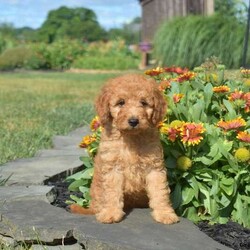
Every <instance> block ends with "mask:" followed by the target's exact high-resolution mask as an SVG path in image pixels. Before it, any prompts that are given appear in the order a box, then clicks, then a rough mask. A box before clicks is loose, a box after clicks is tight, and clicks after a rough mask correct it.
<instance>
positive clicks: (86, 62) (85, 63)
mask: <svg viewBox="0 0 250 250" xmlns="http://www.w3.org/2000/svg"><path fill="white" fill-rule="evenodd" d="M138 65H139V54H138V53H136V52H132V51H130V50H129V48H128V47H127V45H126V44H125V42H124V41H123V40H115V41H108V42H93V43H90V44H89V45H88V46H87V47H86V53H85V54H84V56H82V57H79V58H78V59H76V60H75V62H74V63H73V65H72V67H73V68H80V69H109V70H111V69H115V70H125V69H136V68H138Z"/></svg>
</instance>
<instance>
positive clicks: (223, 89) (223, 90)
mask: <svg viewBox="0 0 250 250" xmlns="http://www.w3.org/2000/svg"><path fill="white" fill-rule="evenodd" d="M213 91H214V93H226V92H229V91H230V88H229V87H228V86H226V85H221V86H218V87H213Z"/></svg>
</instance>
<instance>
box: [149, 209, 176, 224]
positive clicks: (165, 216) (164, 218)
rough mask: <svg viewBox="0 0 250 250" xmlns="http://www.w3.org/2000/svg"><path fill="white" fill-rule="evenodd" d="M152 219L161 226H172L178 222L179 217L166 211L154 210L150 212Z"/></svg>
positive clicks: (172, 212)
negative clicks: (161, 224)
mask: <svg viewBox="0 0 250 250" xmlns="http://www.w3.org/2000/svg"><path fill="white" fill-rule="evenodd" d="M152 216H153V218H154V219H155V220H156V221H157V222H160V223H163V224H174V223H177V222H179V217H178V216H177V215H176V214H175V212H174V211H170V212H169V211H166V210H154V211H153V212H152Z"/></svg>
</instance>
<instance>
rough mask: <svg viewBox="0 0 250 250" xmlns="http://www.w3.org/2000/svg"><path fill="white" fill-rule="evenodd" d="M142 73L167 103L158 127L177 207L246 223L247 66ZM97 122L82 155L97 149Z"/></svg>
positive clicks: (214, 219)
mask: <svg viewBox="0 0 250 250" xmlns="http://www.w3.org/2000/svg"><path fill="white" fill-rule="evenodd" d="M145 74H146V75H148V76H149V77H153V78H154V79H155V80H156V81H157V82H158V83H159V89H160V90H161V91H162V93H163V95H164V96H165V98H166V100H167V103H168V109H167V112H166V118H165V119H164V121H162V122H161V123H160V124H159V131H160V135H161V141H162V145H163V149H164V156H165V162H166V167H167V169H168V175H169V177H168V180H169V184H170V187H171V190H172V193H171V198H172V202H173V206H174V208H175V209H176V212H177V213H178V214H179V215H180V216H183V217H186V218H188V219H190V220H192V221H194V222H198V221H199V220H209V221H210V222H211V223H225V222H227V221H228V220H232V221H236V222H238V223H240V224H242V225H244V226H245V227H250V175H249V170H250V118H249V112H250V92H249V84H247V82H246V81H245V80H246V79H247V77H248V76H250V70H246V69H242V70H241V74H242V78H239V79H238V80H228V79H225V78H224V66H223V65H220V64H218V63H216V62H214V61H213V60H210V61H207V62H205V63H204V64H203V65H201V67H198V68H195V69H194V70H193V71H189V70H188V69H186V68H185V69H182V68H180V67H168V68H160V67H157V68H155V69H152V70H147V71H146V72H145ZM246 75H247V77H246ZM243 77H244V78H243ZM94 124H95V125H94ZM98 124H99V123H98V120H97V118H95V119H94V120H93V122H92V125H91V126H92V129H94V132H93V134H92V135H91V136H90V137H85V138H84V139H83V144H82V146H84V147H86V148H87V150H88V152H89V155H90V158H86V159H91V158H93V157H94V155H95V153H96V150H97V147H98V141H99V138H100V130H101V128H100V126H99V125H98ZM86 159H85V161H86ZM91 167H92V166H91ZM86 171H89V168H88V167H87V168H86V169H85V170H84V171H83V172H82V174H84V173H85V172H86ZM82 179H84V178H82ZM73 183H74V182H73ZM73 183H72V184H73ZM85 194H87V193H86V192H85ZM87 196H88V195H87ZM84 199H85V201H86V196H84ZM75 200H76V202H78V203H79V199H75ZM80 203H81V202H80ZM80 203H79V204H80ZM81 205H83V203H81Z"/></svg>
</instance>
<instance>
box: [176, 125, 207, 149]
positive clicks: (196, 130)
mask: <svg viewBox="0 0 250 250" xmlns="http://www.w3.org/2000/svg"><path fill="white" fill-rule="evenodd" d="M204 132H205V128H204V127H203V124H202V123H194V122H186V123H185V124H184V125H183V126H182V127H181V133H180V135H181V137H182V138H181V141H182V142H183V143H184V144H187V145H188V146H190V145H192V146H194V145H197V144H199V143H200V142H201V140H203V136H202V134H203V133H204Z"/></svg>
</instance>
